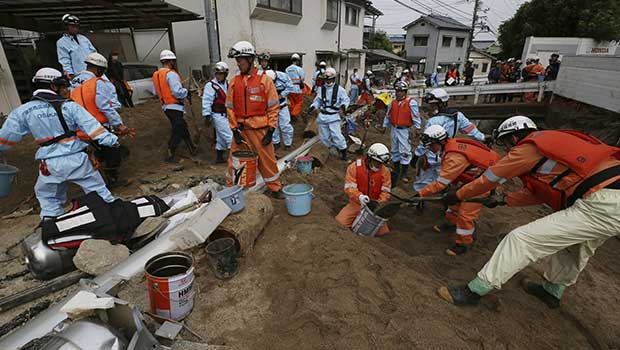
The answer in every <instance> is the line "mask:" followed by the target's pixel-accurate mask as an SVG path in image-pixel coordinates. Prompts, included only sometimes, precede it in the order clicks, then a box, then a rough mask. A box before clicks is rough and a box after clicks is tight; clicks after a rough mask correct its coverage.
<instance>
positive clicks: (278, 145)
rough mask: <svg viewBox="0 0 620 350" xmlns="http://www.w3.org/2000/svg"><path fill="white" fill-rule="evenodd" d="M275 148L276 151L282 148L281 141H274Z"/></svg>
mask: <svg viewBox="0 0 620 350" xmlns="http://www.w3.org/2000/svg"><path fill="white" fill-rule="evenodd" d="M273 149H274V150H275V151H277V150H279V149H280V144H279V143H274V144H273Z"/></svg>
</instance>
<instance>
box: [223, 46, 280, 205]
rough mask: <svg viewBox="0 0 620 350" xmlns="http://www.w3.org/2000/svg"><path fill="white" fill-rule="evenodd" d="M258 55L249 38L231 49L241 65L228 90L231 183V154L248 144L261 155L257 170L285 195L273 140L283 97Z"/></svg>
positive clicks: (275, 192)
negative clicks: (258, 65)
mask: <svg viewBox="0 0 620 350" xmlns="http://www.w3.org/2000/svg"><path fill="white" fill-rule="evenodd" d="M255 56H256V51H255V50H254V46H253V45H252V44H251V43H249V42H247V41H239V42H238V43H236V44H235V45H234V46H233V47H232V48H231V49H230V51H229V53H228V57H230V58H234V59H235V60H236V61H237V66H238V67H239V72H237V74H236V75H235V77H234V78H233V79H231V81H230V84H229V86H228V94H226V109H227V111H228V122H229V124H230V129H231V130H232V132H233V139H234V142H233V143H232V147H231V150H230V156H229V157H228V175H229V184H232V174H233V166H232V154H233V153H234V152H235V151H237V150H240V149H248V148H249V149H251V150H252V151H254V152H256V153H257V155H258V170H259V171H260V174H261V176H262V177H263V180H265V184H266V185H267V188H268V189H269V191H271V194H272V196H273V197H274V198H277V199H282V198H284V194H283V193H282V191H281V190H282V183H281V182H280V178H279V174H278V163H277V161H276V155H275V150H274V148H273V142H272V141H273V133H274V132H275V130H276V126H277V123H278V112H279V110H280V99H279V97H278V92H277V91H276V87H275V85H274V84H273V80H272V79H271V78H269V77H268V76H267V74H265V72H263V70H260V69H257V68H255V67H254V65H253V64H254V57H255Z"/></svg>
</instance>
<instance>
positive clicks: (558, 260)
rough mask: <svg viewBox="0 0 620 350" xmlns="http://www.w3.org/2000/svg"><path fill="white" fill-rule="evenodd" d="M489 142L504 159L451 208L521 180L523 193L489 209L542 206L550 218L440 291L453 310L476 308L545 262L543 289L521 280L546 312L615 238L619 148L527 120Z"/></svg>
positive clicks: (515, 121) (523, 230)
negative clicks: (483, 299) (598, 250)
mask: <svg viewBox="0 0 620 350" xmlns="http://www.w3.org/2000/svg"><path fill="white" fill-rule="evenodd" d="M494 140H495V141H496V143H497V144H498V145H500V146H504V147H505V148H506V149H508V154H507V155H506V156H505V157H504V158H502V159H501V160H500V161H499V162H497V163H496V164H495V165H493V166H491V167H490V168H488V169H487V170H486V171H485V172H484V174H483V175H482V176H480V177H479V178H477V179H476V180H474V181H472V182H470V183H469V184H467V185H465V186H463V187H462V188H461V189H460V190H458V192H456V193H449V194H448V195H446V197H445V203H446V204H450V205H453V204H456V203H457V202H459V201H461V200H466V199H469V198H473V197H476V196H479V195H481V194H483V193H486V192H488V191H489V190H491V189H493V188H496V187H497V186H499V185H500V184H502V183H504V182H505V181H507V180H509V179H513V178H516V177H520V178H521V180H522V182H523V183H524V185H525V186H524V187H523V188H522V189H521V190H519V191H516V192H511V193H508V194H506V195H505V196H502V197H499V198H496V199H494V200H492V201H489V202H488V203H486V204H485V205H486V206H489V207H493V206H496V205H503V204H507V205H508V206H527V205H535V204H542V203H544V204H547V205H548V206H550V207H551V208H552V209H553V210H554V211H555V212H554V213H553V214H550V215H547V216H545V217H543V218H541V219H538V220H536V221H533V222H530V223H529V224H526V225H523V226H521V227H518V228H516V229H514V230H512V232H510V233H509V234H508V235H506V236H505V237H504V239H503V240H502V241H501V242H500V243H499V245H498V246H497V248H496V249H495V252H494V253H493V256H492V257H491V259H490V260H489V261H488V262H487V263H486V265H484V267H483V268H482V270H481V271H480V272H478V276H477V277H476V278H474V279H473V280H472V281H471V282H469V284H468V285H462V286H456V287H442V288H440V289H439V295H440V296H441V297H442V298H443V299H445V300H447V301H448V302H450V303H453V304H456V305H476V304H478V303H479V301H480V297H481V296H484V295H486V294H487V293H489V292H490V291H492V290H493V289H495V288H496V289H499V288H501V286H502V285H503V284H504V283H506V282H507V281H508V280H509V279H510V278H511V277H512V276H514V275H515V274H516V273H517V272H519V271H521V270H522V269H523V268H525V267H526V266H527V265H529V264H530V263H532V262H534V261H537V260H539V259H542V258H544V257H547V256H550V264H549V265H548V267H547V268H546V270H545V273H544V281H543V282H542V283H538V282H533V281H530V280H523V283H522V286H523V287H524V289H525V290H526V292H528V293H530V294H532V295H534V296H536V297H537V298H539V299H540V300H541V301H543V302H544V303H545V304H547V306H549V307H551V308H557V307H559V305H560V299H561V298H562V295H563V293H564V290H565V289H566V287H568V286H570V285H573V284H574V283H575V282H576V281H577V277H578V276H579V273H580V272H581V271H582V270H583V269H584V268H585V267H586V264H587V262H588V259H589V258H590V257H591V256H592V255H594V252H595V250H596V248H598V247H599V246H601V245H602V244H603V243H604V242H605V241H606V240H607V239H608V238H610V237H614V236H617V235H618V234H619V233H620V230H619V229H618V228H619V227H620V148H617V147H613V146H609V145H606V144H604V143H602V142H601V141H599V140H598V139H596V138H594V137H592V136H590V135H586V134H583V133H580V132H577V131H573V130H563V131H559V130H558V131H556V130H544V131H538V128H537V126H536V124H534V122H533V121H532V120H531V119H529V118H527V117H524V116H514V117H512V118H509V119H507V120H506V121H504V122H503V123H502V124H500V126H499V128H498V129H497V130H496V131H495V132H494Z"/></svg>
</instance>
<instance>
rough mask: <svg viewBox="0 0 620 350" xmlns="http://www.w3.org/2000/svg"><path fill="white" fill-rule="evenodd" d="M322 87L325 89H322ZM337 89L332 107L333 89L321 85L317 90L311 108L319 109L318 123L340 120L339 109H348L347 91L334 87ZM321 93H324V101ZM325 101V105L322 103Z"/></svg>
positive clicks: (349, 101)
mask: <svg viewBox="0 0 620 350" xmlns="http://www.w3.org/2000/svg"><path fill="white" fill-rule="evenodd" d="M323 87H324V88H325V89H323ZM336 87H337V88H338V92H337V94H338V95H337V97H336V103H335V104H333V105H332V103H331V102H332V94H333V91H334V87H333V86H332V87H329V86H327V85H323V86H321V87H319V88H317V91H316V97H315V98H314V101H313V102H312V105H311V106H312V107H314V108H315V109H319V110H320V113H319V117H318V119H317V122H318V123H332V122H335V121H338V120H340V114H339V113H338V112H339V111H340V108H341V107H344V108H348V107H349V104H350V103H351V100H350V99H349V96H348V94H347V91H346V90H345V89H344V88H343V87H342V86H340V85H336ZM323 91H325V99H323ZM323 100H325V103H323Z"/></svg>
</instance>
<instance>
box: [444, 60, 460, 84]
mask: <svg viewBox="0 0 620 350" xmlns="http://www.w3.org/2000/svg"><path fill="white" fill-rule="evenodd" d="M460 83H461V74H460V73H459V70H458V69H457V68H456V64H454V63H452V64H450V67H449V68H448V71H447V72H446V77H445V81H444V84H445V85H446V86H456V85H459V84H460Z"/></svg>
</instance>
